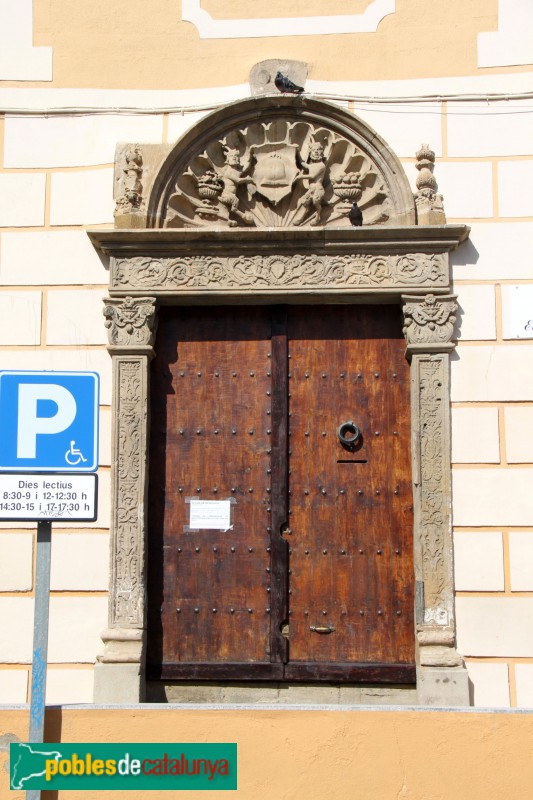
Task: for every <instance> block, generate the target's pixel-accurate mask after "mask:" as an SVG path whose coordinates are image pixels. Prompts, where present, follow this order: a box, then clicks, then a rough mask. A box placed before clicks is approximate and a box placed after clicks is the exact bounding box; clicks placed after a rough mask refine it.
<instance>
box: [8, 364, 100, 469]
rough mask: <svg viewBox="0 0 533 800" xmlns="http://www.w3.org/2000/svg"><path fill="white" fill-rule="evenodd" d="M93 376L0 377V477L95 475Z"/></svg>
mask: <svg viewBox="0 0 533 800" xmlns="http://www.w3.org/2000/svg"><path fill="white" fill-rule="evenodd" d="M98 404H99V380H98V375H97V374H96V373H95V372H15V371H0V471H5V472H95V471H96V470H97V469H98Z"/></svg>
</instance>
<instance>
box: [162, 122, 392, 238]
mask: <svg viewBox="0 0 533 800" xmlns="http://www.w3.org/2000/svg"><path fill="white" fill-rule="evenodd" d="M354 202H356V203H357V204H358V206H359V208H360V209H361V211H362V213H363V224H365V225H375V224H380V223H385V222H387V221H388V220H389V218H390V217H391V215H393V213H394V212H393V209H392V208H391V198H390V192H389V189H388V188H387V186H386V183H385V180H384V176H383V175H382V174H381V173H380V171H379V169H378V168H377V166H376V164H375V163H374V162H373V161H372V160H371V159H370V158H369V157H368V155H367V154H365V152H363V150H362V149H361V148H360V147H358V146H357V145H356V144H355V143H354V142H353V141H350V140H349V139H347V138H346V137H345V136H343V135H341V134H340V133H338V132H336V131H334V130H332V129H328V128H327V127H326V126H325V125H323V124H313V123H312V122H309V121H303V120H302V119H298V118H297V117H294V118H292V119H291V117H290V116H289V115H287V117H286V118H276V119H275V120H274V119H272V120H268V121H264V122H263V121H254V122H251V123H250V124H247V125H243V126H240V127H236V128H234V129H233V130H230V131H228V132H226V133H225V134H224V135H223V136H220V137H219V138H216V139H213V140H212V141H210V142H208V143H207V145H205V144H204V145H203V147H202V149H201V150H199V151H198V152H197V153H196V154H195V155H193V156H192V158H191V159H190V160H189V163H188V164H187V165H186V167H185V168H184V169H182V170H181V172H179V174H176V175H175V176H174V188H173V189H172V190H171V192H170V193H169V195H168V199H167V202H166V206H165V208H163V209H162V212H161V216H162V219H163V227H165V228H187V227H197V228H202V227H209V226H223V227H245V226H250V227H258V228H265V227H288V226H302V225H313V226H318V225H320V226H326V227H327V226H333V227H350V221H349V219H348V213H349V211H350V209H351V208H352V204H353V203H354Z"/></svg>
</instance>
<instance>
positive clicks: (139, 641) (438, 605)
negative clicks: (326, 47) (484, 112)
mask: <svg viewBox="0 0 533 800" xmlns="http://www.w3.org/2000/svg"><path fill="white" fill-rule="evenodd" d="M431 156H432V154H431V152H430V151H429V150H428V149H427V148H426V149H424V148H423V149H422V150H421V151H420V153H419V154H418V157H419V163H418V164H417V166H418V168H419V169H420V180H419V187H420V191H419V193H418V195H417V197H416V206H415V198H414V197H413V195H412V193H411V191H410V189H409V186H408V182H407V179H406V177H405V175H404V173H403V169H402V167H401V165H400V164H399V162H398V160H397V159H396V157H395V156H394V154H393V153H392V152H391V151H390V149H389V148H388V147H387V145H386V144H385V142H383V140H381V139H380V137H379V136H378V135H377V134H376V133H375V132H374V131H372V130H370V129H369V128H368V127H367V126H366V125H364V124H363V123H362V122H361V121H360V120H358V119H357V118H356V117H354V116H352V115H351V114H349V113H348V112H345V111H344V110H342V109H339V108H338V107H336V106H332V105H329V104H327V103H323V102H319V101H316V100H313V99H310V98H308V97H298V98H292V97H286V96H285V97H284V96H276V97H271V96H264V97H261V98H255V99H253V100H246V101H243V102H241V103H236V104H234V105H233V106H228V107H227V108H225V109H224V110H222V111H218V112H215V113H214V114H212V115H210V116H209V117H207V118H205V119H204V120H203V121H202V122H201V123H199V125H198V126H196V128H194V129H193V130H192V131H191V132H189V133H188V134H186V135H185V137H183V139H182V140H181V141H180V142H178V144H177V145H176V146H175V147H173V148H172V150H171V151H170V152H169V153H165V152H163V151H162V149H161V148H160V149H159V151H158V150H157V148H155V147H153V146H152V147H150V146H141V145H135V146H133V145H130V146H123V147H121V148H119V161H118V164H117V177H118V180H117V186H118V202H117V217H116V220H117V229H116V230H114V231H101V232H94V233H92V234H90V235H91V238H92V240H93V243H94V244H95V245H96V246H97V247H99V248H100V249H101V250H102V251H103V252H104V253H106V254H108V255H110V256H111V266H110V291H109V295H110V296H109V299H108V300H107V301H106V310H105V315H106V320H107V321H106V325H107V327H108V328H109V335H110V352H111V354H112V356H113V362H114V399H113V407H114V418H115V430H114V455H113V464H114V472H113V492H114V495H113V530H112V556H111V586H110V620H109V623H110V624H109V628H108V630H107V631H105V632H104V634H103V638H104V642H105V645H106V647H105V651H104V654H103V655H102V656H101V657H100V660H99V663H98V664H97V668H96V669H97V672H96V674H97V679H96V687H97V688H96V696H97V699H98V700H100V701H106V702H134V701H136V700H137V701H138V700H139V699H141V698H142V697H143V692H144V686H145V663H146V625H147V622H146V591H147V584H146V561H147V551H148V548H147V531H148V528H149V520H148V513H149V512H148V511H147V509H148V506H147V490H148V471H149V466H150V465H149V461H148V441H149V430H148V418H149V409H148V400H149V396H150V390H149V376H150V368H149V362H150V360H151V358H152V357H153V342H154V335H155V329H156V319H157V310H158V308H159V307H160V306H167V305H172V306H204V307H205V306H217V305H223V304H225V305H228V304H230V305H231V304H235V305H258V304H260V305H265V304H266V305H278V306H279V305H295V304H310V303H312V304H314V305H316V304H342V305H347V304H362V305H365V306H366V305H368V304H369V303H370V304H376V303H377V304H386V305H391V304H392V305H396V306H397V307H398V306H400V307H403V314H404V334H405V337H406V340H407V351H406V352H407V357H408V359H409V362H410V388H411V478H412V486H413V498H412V499H413V507H414V523H413V537H412V552H413V564H412V567H413V572H414V578H415V587H416V591H415V602H414V607H413V606H411V608H410V612H411V614H412V616H413V619H414V622H413V628H414V633H415V634H416V649H415V662H416V679H417V693H418V700H419V702H421V703H426V704H434V705H450V704H452V705H453V704H459V705H461V704H467V703H468V691H467V676H466V671H465V669H464V665H463V662H462V659H461V658H460V656H459V655H458V654H457V652H456V651H455V647H454V645H455V621H454V602H453V578H452V544H451V502H450V466H449V461H450V453H449V446H450V441H449V379H448V370H449V364H448V359H449V353H450V351H451V350H453V347H454V345H453V343H452V342H451V338H452V335H453V322H454V311H455V308H456V304H455V299H454V297H453V296H451V295H450V294H449V267H448V252H449V251H450V250H452V249H453V248H454V247H456V246H457V245H458V244H459V242H460V241H462V240H463V239H464V238H466V236H467V235H468V229H467V228H465V226H460V225H446V224H444V221H445V220H444V217H443V212H442V204H441V200H440V198H439V196H438V195H436V193H435V190H434V184H433V183H432V181H433V179H432V175H431V169H432V158H431ZM145 196H146V197H147V200H146V201H145V200H144V197H145ZM353 203H356V204H357V207H358V209H359V211H360V212H361V214H362V223H363V224H362V225H361V226H359V227H355V228H354V227H352V226H351V225H350V221H349V219H348V212H349V210H350V209H351V208H352V204H353ZM430 223H439V224H430ZM187 313H191V312H187ZM299 433H301V431H299ZM304 433H305V431H304ZM341 488H342V487H341ZM215 546H216V545H215ZM341 549H342V548H341ZM193 613H194V609H193ZM315 627H316V626H315ZM191 679H192V680H194V675H191Z"/></svg>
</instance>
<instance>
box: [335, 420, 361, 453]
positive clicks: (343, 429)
mask: <svg viewBox="0 0 533 800" xmlns="http://www.w3.org/2000/svg"><path fill="white" fill-rule="evenodd" d="M347 434H349V436H348V435H347ZM337 436H338V437H339V441H340V443H341V444H342V446H343V447H347V448H349V449H350V450H353V448H354V447H355V445H356V444H357V443H358V442H359V440H360V438H361V431H360V430H359V428H358V427H357V425H356V424H355V422H352V420H348V422H343V423H342V425H339V428H338V430H337Z"/></svg>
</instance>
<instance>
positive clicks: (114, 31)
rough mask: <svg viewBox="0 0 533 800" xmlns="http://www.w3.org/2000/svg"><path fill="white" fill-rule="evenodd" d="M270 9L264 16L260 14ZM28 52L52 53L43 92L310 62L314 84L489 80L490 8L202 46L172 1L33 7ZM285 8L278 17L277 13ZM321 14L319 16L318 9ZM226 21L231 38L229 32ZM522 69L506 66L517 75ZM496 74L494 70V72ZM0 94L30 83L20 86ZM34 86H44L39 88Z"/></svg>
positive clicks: (240, 7)
mask: <svg viewBox="0 0 533 800" xmlns="http://www.w3.org/2000/svg"><path fill="white" fill-rule="evenodd" d="M368 5H369V3H368V0H354V2H347V0H343V2H340V3H335V4H333V3H323V2H322V3H319V2H318V1H317V0H313V2H311V3H309V2H307V0H293V2H292V3H290V4H287V3H285V2H276V3H275V4H274V5H272V4H271V3H267V2H265V0H261V2H259V3H258V2H256V0H239V2H238V3H237V4H236V3H234V2H231V1H230V0H206V1H205V2H202V5H201V7H202V9H203V10H205V11H207V12H209V13H210V14H211V15H212V17H213V18H214V19H233V20H235V17H237V15H238V14H240V15H245V16H244V17H242V18H244V19H255V18H257V17H260V16H269V17H271V16H275V15H278V14H279V15H283V16H285V17H286V16H290V17H300V16H301V17H306V16H309V15H310V14H315V15H316V14H319V13H320V14H331V13H332V10H331V9H332V7H334V9H335V13H336V14H346V13H352V14H353V13H360V11H361V10H364V9H365V8H366V7H367V6H368ZM269 7H270V11H268V8H269ZM33 8H34V24H33V44H34V45H35V46H48V47H50V46H51V47H52V48H53V81H52V82H51V83H47V84H45V85H46V86H52V87H99V88H101V89H103V88H132V89H145V88H146V89H152V88H156V87H157V88H160V89H177V88H196V87H208V86H224V85H227V84H236V83H237V84H238V83H243V82H246V81H247V78H248V72H249V70H250V69H251V67H252V66H253V65H254V64H255V63H257V62H258V61H261V60H263V59H267V58H291V59H297V60H302V61H306V62H308V63H309V67H310V72H309V77H310V78H312V79H316V80H394V79H398V78H429V77H439V76H453V75H475V74H486V73H487V72H489V73H490V72H494V71H495V70H494V69H491V68H488V69H478V68H477V59H476V52H477V34H478V33H480V32H488V31H494V30H496V29H497V25H498V13H497V12H498V0H468V13H466V14H465V5H464V0H446V2H432V3H420V0H396V11H395V12H394V13H392V14H390V15H388V16H386V17H385V18H384V19H383V20H382V21H381V22H380V24H379V26H378V29H377V31H376V32H368V33H347V34H341V35H335V34H331V35H327V36H318V35H316V36H280V37H270V38H260V37H259V38H251V39H250V38H247V39H201V38H200V36H199V32H198V30H197V28H196V27H195V26H194V25H193V24H191V23H189V22H185V21H183V20H182V18H181V3H180V2H178V0H150V2H149V3H147V2H146V0H114V2H112V3H110V2H109V0H91V2H90V3H87V2H86V1H85V0H34V3H33ZM283 9H285V10H283ZM320 9H322V10H320ZM238 24H239V23H238V22H237V21H235V30H237V28H238ZM524 69H526V68H525V67H505V68H503V71H504V72H506V71H511V72H513V71H521V70H524ZM497 71H498V72H502V68H499V69H498V70H497ZM3 85H4V86H17V85H24V86H31V85H39V84H32V83H31V82H28V81H25V82H24V84H20V83H17V82H7V81H6V82H5V83H4V84H3ZM41 85H43V84H41Z"/></svg>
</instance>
